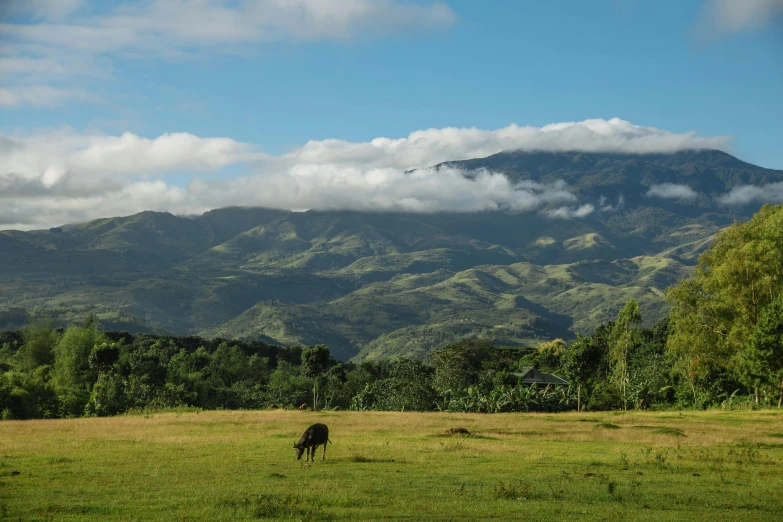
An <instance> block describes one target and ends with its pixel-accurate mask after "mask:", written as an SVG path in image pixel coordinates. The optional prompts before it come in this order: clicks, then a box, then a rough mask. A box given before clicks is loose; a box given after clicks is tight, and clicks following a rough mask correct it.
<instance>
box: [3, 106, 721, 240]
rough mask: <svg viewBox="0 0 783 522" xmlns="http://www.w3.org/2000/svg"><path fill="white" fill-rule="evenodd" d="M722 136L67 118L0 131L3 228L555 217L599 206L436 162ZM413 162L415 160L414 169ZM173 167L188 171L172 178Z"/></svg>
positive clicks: (615, 123) (698, 143) (622, 148)
mask: <svg viewBox="0 0 783 522" xmlns="http://www.w3.org/2000/svg"><path fill="white" fill-rule="evenodd" d="M726 146H727V140H726V139H725V138H708V137H700V136H696V135H694V134H692V133H689V134H675V133H670V132H666V131H663V130H660V129H654V128H650V127H640V126H637V125H633V124H631V123H629V122H626V121H623V120H618V119H613V120H608V121H606V120H587V121H584V122H579V123H564V124H553V125H547V126H544V127H540V128H538V127H520V126H517V125H509V126H508V127H504V128H501V129H496V130H481V129H475V128H468V129H456V128H447V129H428V130H424V131H417V132H413V133H411V134H410V135H409V136H407V137H404V138H398V139H391V138H376V139H374V140H371V141H368V142H359V143H357V142H347V141H343V140H333V139H332V140H322V141H311V142H308V143H306V144H304V145H302V146H301V147H299V148H297V149H294V150H292V151H291V152H289V153H287V154H283V155H270V154H266V153H264V152H263V151H261V150H260V149H259V147H258V146H256V145H254V144H250V143H243V142H239V141H236V140H233V139H231V138H225V137H217V138H203V137H199V136H195V135H193V134H188V133H170V134H163V135H161V136H158V137H155V138H146V137H142V136H138V135H135V134H132V133H128V132H126V133H123V134H120V135H116V136H113V135H104V134H88V133H80V132H76V131H74V130H71V129H67V128H64V129H60V130H56V131H50V132H45V133H41V134H36V135H30V136H0V207H2V208H4V215H5V218H4V219H5V223H4V225H5V227H7V226H16V227H21V228H31V227H38V226H48V225H51V224H62V223H67V222H77V221H84V220H87V219H92V218H97V217H105V216H108V215H120V214H131V213H135V212H138V211H141V210H168V211H171V212H175V213H180V214H193V213H199V212H203V211H206V210H209V209H212V208H217V207H223V206H228V205H257V206H271V207H277V208H291V209H303V208H315V209H360V210H405V211H412V212H434V211H446V210H448V211H477V210H492V209H514V210H541V209H554V210H552V211H551V212H550V215H551V216H553V217H576V218H579V217H584V216H586V215H588V214H590V213H591V212H593V211H595V207H594V205H592V204H587V203H584V202H583V203H581V204H580V202H579V201H577V198H576V197H575V196H574V195H573V193H572V192H571V191H570V190H569V188H568V187H567V186H566V185H565V184H563V183H555V184H551V185H542V184H537V183H533V182H529V181H526V182H522V183H519V184H512V183H510V182H509V181H508V179H507V178H506V177H505V176H503V175H501V174H498V173H493V172H489V171H482V172H479V173H474V174H475V175H472V176H471V178H470V179H468V178H466V177H465V176H464V175H463V173H462V172H461V171H459V170H457V169H453V168H440V169H433V168H429V167H431V166H432V165H435V164H438V163H442V162H444V161H448V160H459V159H467V158H475V157H482V156H488V155H491V154H494V153H497V152H500V151H502V150H515V149H518V150H551V151H567V150H583V151H617V152H626V153H634V152H672V151H675V150H679V149H695V148H704V147H721V148H725V147H726ZM227 169H230V172H229V171H228V170H227ZM411 169H418V170H415V171H414V172H412V173H406V172H407V171H409V170H411ZM237 171H239V172H241V174H239V175H238V174H237ZM174 175H176V179H177V180H182V179H183V177H184V179H186V180H188V179H189V181H186V182H185V183H184V184H183V183H182V182H181V181H179V182H177V183H174V182H173V181H172V179H173V178H171V177H170V176H174ZM600 205H601V210H602V211H605V210H610V209H613V208H614V207H613V206H612V205H610V204H608V203H607V202H606V201H603V202H601V203H600ZM604 207H607V208H604Z"/></svg>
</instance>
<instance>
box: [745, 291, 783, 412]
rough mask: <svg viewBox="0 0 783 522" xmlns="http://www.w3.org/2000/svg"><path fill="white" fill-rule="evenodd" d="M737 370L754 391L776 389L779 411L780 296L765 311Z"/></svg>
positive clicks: (782, 380) (782, 356) (782, 385)
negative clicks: (765, 387) (759, 388)
mask: <svg viewBox="0 0 783 522" xmlns="http://www.w3.org/2000/svg"><path fill="white" fill-rule="evenodd" d="M740 370H741V373H742V375H743V377H744V378H745V379H744V380H745V381H746V383H747V384H749V385H751V386H753V387H754V388H756V389H757V390H758V387H759V386H763V385H773V386H775V387H777V388H778V392H779V395H778V407H780V406H781V404H783V294H780V295H778V296H777V297H776V298H775V300H774V301H772V302H771V303H770V304H769V305H767V307H766V308H764V312H763V313H762V315H761V319H759V322H758V324H757V325H756V329H755V330H754V331H753V334H752V335H751V336H750V339H749V340H748V346H747V348H745V350H744V351H743V352H742V357H741V363H740ZM756 399H757V401H758V394H757V396H756Z"/></svg>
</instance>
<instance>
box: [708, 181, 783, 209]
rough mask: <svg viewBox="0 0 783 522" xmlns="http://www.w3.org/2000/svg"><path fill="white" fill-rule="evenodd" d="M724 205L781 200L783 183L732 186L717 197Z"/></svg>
mask: <svg viewBox="0 0 783 522" xmlns="http://www.w3.org/2000/svg"><path fill="white" fill-rule="evenodd" d="M718 201H719V202H720V203H723V204H724V205H749V204H750V203H781V202H783V183H770V184H768V185H762V186H756V185H742V186H739V187H734V188H733V189H731V190H730V191H729V192H728V193H727V194H724V195H722V196H719V197H718Z"/></svg>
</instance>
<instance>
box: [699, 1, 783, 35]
mask: <svg viewBox="0 0 783 522" xmlns="http://www.w3.org/2000/svg"><path fill="white" fill-rule="evenodd" d="M702 11H703V12H702V17H701V20H700V21H699V22H698V27H699V28H700V29H701V30H702V31H707V32H711V33H713V34H730V33H739V32H743V31H754V30H759V29H763V28H765V27H767V26H769V25H770V24H772V23H774V22H775V21H776V20H780V19H781V17H783V0H705V2H704V8H703V10H702Z"/></svg>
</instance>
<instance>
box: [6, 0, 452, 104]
mask: <svg viewBox="0 0 783 522" xmlns="http://www.w3.org/2000/svg"><path fill="white" fill-rule="evenodd" d="M3 7H4V9H5V13H0V21H2V20H3V18H5V19H6V20H7V21H6V22H5V23H0V34H2V38H3V45H2V48H0V72H3V78H4V84H5V87H6V88H7V89H9V88H10V87H9V86H13V87H14V88H15V90H21V89H22V88H24V87H26V86H27V85H30V84H39V85H45V86H48V87H50V88H51V89H52V94H53V96H52V97H51V98H49V99H48V101H45V102H43V103H42V102H41V98H40V97H36V98H34V99H32V98H31V99H28V98H26V97H24V96H20V95H17V96H15V97H14V103H15V105H13V106H17V104H25V103H28V104H31V105H36V106H39V107H40V106H54V105H57V104H59V103H62V102H63V101H64V100H65V99H66V98H64V97H62V96H57V93H58V92H63V91H64V90H66V89H74V88H75V87H81V88H82V89H85V88H86V87H87V86H86V85H85V83H84V82H83V81H82V80H83V79H84V77H85V75H89V76H90V77H91V78H95V77H106V76H109V75H110V72H111V64H112V61H113V60H114V59H116V58H117V57H125V58H127V57H135V58H155V59H157V58H163V59H170V58H178V57H183V56H195V55H198V56H199V57H200V58H201V59H203V58H204V57H209V56H214V55H216V54H223V53H226V52H233V53H239V52H242V53H246V52H248V51H252V50H253V49H254V48H256V47H258V46H261V45H264V44H266V43H269V42H294V41H295V42H303V41H304V42H308V41H324V40H327V41H343V42H345V41H350V40H354V39H358V38H361V37H365V36H368V35H371V36H373V37H377V36H379V35H384V34H394V33H403V32H409V31H430V30H436V29H442V28H447V27H449V26H451V25H453V24H454V23H455V22H456V21H457V15H456V13H454V11H452V10H451V9H450V8H449V7H448V6H447V5H446V4H444V3H442V2H439V1H430V2H426V3H422V2H417V3H413V2H409V1H405V0H252V1H251V0H240V1H234V0H150V1H136V2H123V3H120V4H119V5H117V6H115V7H114V8H113V9H109V10H106V9H105V6H104V5H103V4H100V3H97V2H85V1H82V0H6V5H4V6H3ZM72 99H73V98H72ZM80 101H83V100H80ZM6 106H12V105H11V104H10V103H6Z"/></svg>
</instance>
